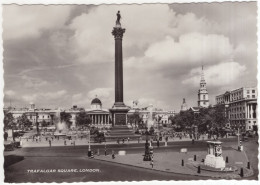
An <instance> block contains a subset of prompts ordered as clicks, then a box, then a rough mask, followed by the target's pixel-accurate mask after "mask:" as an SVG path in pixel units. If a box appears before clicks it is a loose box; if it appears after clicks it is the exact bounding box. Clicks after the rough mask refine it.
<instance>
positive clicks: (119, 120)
mask: <svg viewBox="0 0 260 185" xmlns="http://www.w3.org/2000/svg"><path fill="white" fill-rule="evenodd" d="M109 111H110V112H111V114H112V126H117V125H127V112H128V111H129V108H128V107H126V106H122V107H115V106H114V107H113V108H112V109H109Z"/></svg>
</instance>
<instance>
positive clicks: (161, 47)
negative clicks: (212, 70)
mask: <svg viewBox="0 0 260 185" xmlns="http://www.w3.org/2000/svg"><path fill="white" fill-rule="evenodd" d="M232 52H233V46H232V45H231V43H230V42H229V39H228V38H226V37H225V36H223V35H215V34H209V35H203V34H201V33H189V34H185V35H182V36H180V38H179V41H175V40H174V39H173V38H172V37H170V36H167V37H166V38H165V39H164V40H163V41H160V42H157V43H153V44H152V45H150V47H149V48H148V49H147V50H146V51H145V56H146V57H147V58H148V59H149V61H155V62H157V63H160V64H164V63H166V64H168V63H175V64H176V63H177V64H178V63H182V64H183V65H189V64H190V65H194V64H197V65H198V64H199V65H200V64H201V63H211V64H212V63H216V62H217V63H218V62H221V61H222V60H223V59H227V58H229V57H230V56H231V54H232ZM148 59H147V60H148Z"/></svg>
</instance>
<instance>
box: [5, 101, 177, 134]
mask: <svg viewBox="0 0 260 185" xmlns="http://www.w3.org/2000/svg"><path fill="white" fill-rule="evenodd" d="M129 109H130V111H129V112H128V113H127V114H128V115H129V114H134V113H135V112H138V114H139V116H140V118H141V120H142V122H143V123H145V124H147V123H148V118H149V115H150V113H151V112H152V114H153V119H154V122H157V121H156V120H159V123H160V124H169V117H170V116H175V114H176V113H175V111H174V110H168V111H166V110H163V109H157V108H154V107H152V110H150V108H149V107H145V108H141V109H140V108H138V106H137V102H134V105H133V107H132V108H131V107H129ZM6 111H9V112H11V113H12V115H13V117H14V121H17V119H18V118H19V117H21V116H22V115H23V114H26V116H27V118H28V119H29V120H30V121H31V122H32V124H33V126H34V127H35V126H36V123H39V126H42V122H43V121H44V122H46V123H47V125H48V126H51V127H55V121H56V120H55V117H56V116H57V114H58V113H60V112H63V111H64V112H66V113H69V114H70V115H71V119H70V121H71V126H70V128H71V129H75V128H76V127H77V124H76V117H77V114H79V113H80V112H81V111H85V112H86V113H87V114H88V115H89V117H90V118H91V120H92V122H91V124H90V126H91V127H98V128H103V127H107V128H109V127H112V120H111V119H112V118H111V113H110V111H109V110H108V109H104V108H102V102H101V101H100V99H98V98H97V97H96V98H94V99H93V100H92V101H91V104H90V108H89V109H84V108H78V107H77V106H76V105H74V106H73V107H72V108H70V109H66V110H65V109H64V110H63V109H59V108H57V109H39V108H36V106H35V104H33V103H31V104H30V106H29V107H27V108H21V109H15V108H12V109H10V108H9V110H7V109H6ZM127 123H128V125H130V124H131V123H129V122H127Z"/></svg>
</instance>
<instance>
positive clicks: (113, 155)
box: [112, 150, 115, 159]
mask: <svg viewBox="0 0 260 185" xmlns="http://www.w3.org/2000/svg"><path fill="white" fill-rule="evenodd" d="M112 159H115V151H114V150H112Z"/></svg>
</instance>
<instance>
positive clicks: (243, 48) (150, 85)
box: [3, 3, 257, 109]
mask: <svg viewBox="0 0 260 185" xmlns="http://www.w3.org/2000/svg"><path fill="white" fill-rule="evenodd" d="M185 7H186V8H185ZM223 9H224V10H225V11H223ZM71 10H72V11H71ZM118 10H120V11H121V14H122V20H121V24H122V26H123V27H124V28H126V32H125V34H124V38H123V60H124V90H125V91H124V100H125V102H126V104H128V103H130V104H129V105H132V101H130V100H133V99H140V100H141V101H142V103H140V106H147V105H149V104H150V103H152V104H153V105H154V106H157V107H161V108H167V107H168V108H170V109H172V107H175V108H176V107H177V108H178V109H179V107H180V105H181V100H182V98H183V97H186V99H187V100H188V102H189V105H191V106H192V105H193V102H195V103H194V104H196V101H197V90H198V86H199V81H200V68H199V66H201V65H202V64H204V65H205V75H206V81H207V86H208V89H209V91H210V90H212V88H213V89H214V91H215V92H219V90H220V89H221V90H222V89H225V88H227V86H230V84H229V83H231V85H232V86H233V87H241V86H245V84H246V83H247V82H249V81H252V82H256V74H257V68H256V64H257V57H256V56H257V52H256V49H257V44H256V40H257V38H256V34H255V33H256V15H257V14H256V10H257V8H256V4H255V3H253V4H252V3H210V4H208V3H198V4H196V5H195V4H172V5H169V6H168V5H167V4H145V5H100V6H76V5H66V6H64V5H63V6H57V5H48V6H42V5H33V6H32V5H30V6H27V5H24V6H17V5H5V6H4V8H3V11H4V12H3V21H4V22H3V35H4V43H3V45H4V62H3V63H4V70H5V73H4V78H5V90H12V91H14V92H16V97H18V98H19V100H20V102H19V103H20V104H21V105H23V104H24V102H22V101H25V100H30V99H33V100H35V101H37V102H38V103H39V104H41V105H43V106H45V105H53V106H56V105H57V106H64V107H66V106H68V105H69V106H71V104H72V105H74V104H77V105H82V106H83V107H89V106H90V102H91V100H92V99H93V98H95V95H97V96H98V98H100V100H101V101H102V103H103V106H104V107H112V105H113V103H114V91H113V87H114V38H113V36H112V34H111V31H112V29H113V27H114V25H115V20H116V12H117V11H118ZM202 10H203V11H202ZM229 10H232V11H229ZM241 17H246V18H245V19H241ZM232 59H234V60H232ZM227 69H232V70H230V74H228V72H227ZM210 70H211V71H210ZM239 73H240V74H239ZM209 74H210V75H209ZM23 75H26V77H25V78H21V76H23ZM222 81H223V84H225V85H223V84H222V83H220V82H222ZM46 83H47V84H46ZM24 84H25V85H24ZM61 89H63V90H65V91H66V93H65V94H63V95H60V96H55V95H53V94H49V96H48V97H46V95H45V96H44V95H43V94H45V93H46V94H47V95H48V93H54V92H58V91H60V90H61ZM213 96H214V95H213V94H210V97H213ZM22 97H24V98H22ZM49 97H56V98H57V99H53V98H49ZM12 99H13V98H12ZM7 100H8V99H5V102H7ZM26 102H28V101H26Z"/></svg>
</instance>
